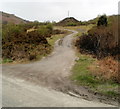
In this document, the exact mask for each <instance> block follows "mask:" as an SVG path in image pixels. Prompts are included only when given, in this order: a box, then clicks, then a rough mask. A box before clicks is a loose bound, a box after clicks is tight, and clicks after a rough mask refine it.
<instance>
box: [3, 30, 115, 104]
mask: <svg viewBox="0 0 120 109" xmlns="http://www.w3.org/2000/svg"><path fill="white" fill-rule="evenodd" d="M69 31H72V30H69ZM75 34H77V31H72V34H70V35H67V36H66V37H64V38H63V39H60V40H58V41H57V42H56V43H55V48H54V51H53V53H52V54H51V55H49V56H48V57H46V58H43V59H42V60H40V61H36V62H32V63H28V64H16V65H3V66H2V69H3V75H4V76H6V77H11V78H13V79H14V78H19V79H22V80H25V81H28V82H32V83H34V84H36V85H40V86H44V87H49V88H52V89H54V90H57V91H61V92H64V93H67V94H69V95H71V96H75V97H78V98H84V99H87V100H90V101H98V102H103V103H109V104H115V105H117V103H116V102H115V101H113V100H112V101H111V100H109V99H108V98H105V97H102V96H101V95H97V94H96V93H95V94H94V93H92V92H90V91H89V90H88V89H87V88H86V87H82V86H77V85H75V84H74V83H73V82H72V81H70V79H69V76H70V75H71V68H72V66H73V65H74V63H75V59H76V58H77V57H76V56H75V51H74V49H73V47H72V41H73V36H74V35H75Z"/></svg>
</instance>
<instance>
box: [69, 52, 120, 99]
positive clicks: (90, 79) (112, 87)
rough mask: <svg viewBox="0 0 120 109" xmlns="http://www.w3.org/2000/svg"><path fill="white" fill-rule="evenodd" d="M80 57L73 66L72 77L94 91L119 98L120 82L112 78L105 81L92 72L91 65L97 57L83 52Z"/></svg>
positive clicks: (79, 83) (78, 83)
mask: <svg viewBox="0 0 120 109" xmlns="http://www.w3.org/2000/svg"><path fill="white" fill-rule="evenodd" d="M78 57H79V59H78V60H77V61H76V64H75V65H74V67H73V68H72V72H73V74H72V75H71V77H70V78H71V79H72V80H73V81H75V83H76V84H77V85H82V86H87V87H88V88H89V89H90V90H91V91H93V92H97V93H99V94H102V95H105V96H108V97H111V98H117V99H118V98H119V97H120V93H119V92H118V87H119V86H120V84H117V83H115V82H113V81H110V80H108V81H104V80H103V78H102V77H101V78H96V76H94V75H93V74H92V72H91V71H90V70H89V66H90V65H92V64H94V62H95V61H96V59H94V58H92V57H91V56H89V55H82V54H79V55H78Z"/></svg>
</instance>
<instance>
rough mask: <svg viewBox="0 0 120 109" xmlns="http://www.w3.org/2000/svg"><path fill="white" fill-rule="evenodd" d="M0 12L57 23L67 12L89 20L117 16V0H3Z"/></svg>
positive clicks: (79, 18)
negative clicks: (104, 15) (101, 15)
mask: <svg viewBox="0 0 120 109" xmlns="http://www.w3.org/2000/svg"><path fill="white" fill-rule="evenodd" d="M0 10H2V11H5V12H8V13H12V14H15V15H17V16H19V17H22V18H25V19H27V20H39V21H47V20H50V21H53V20H54V21H59V20H61V19H63V18H65V17H67V12H68V10H69V11H70V16H73V17H75V18H77V19H78V20H89V19H91V18H94V17H96V16H97V15H99V14H104V13H106V14H107V15H112V14H117V13H118V0H34V2H33V0H17V1H16V0H4V1H2V7H1V9H0Z"/></svg>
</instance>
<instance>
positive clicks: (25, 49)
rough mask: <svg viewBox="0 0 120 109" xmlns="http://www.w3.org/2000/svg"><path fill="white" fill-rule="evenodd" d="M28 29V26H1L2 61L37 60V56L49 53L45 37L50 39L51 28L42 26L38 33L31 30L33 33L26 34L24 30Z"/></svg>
mask: <svg viewBox="0 0 120 109" xmlns="http://www.w3.org/2000/svg"><path fill="white" fill-rule="evenodd" d="M28 28H30V24H20V25H15V24H7V25H3V29H2V57H3V59H12V60H22V59H28V60H33V59H36V58H37V55H44V54H47V53H49V52H50V45H49V44H48V42H47V40H46V37H48V36H49V37H51V34H52V27H51V26H49V25H45V26H44V25H43V26H42V28H41V30H40V31H39V29H38V30H37V29H35V30H34V29H33V31H30V32H27V31H26V30H27V29H28ZM42 30H43V32H42ZM46 48H47V49H46Z"/></svg>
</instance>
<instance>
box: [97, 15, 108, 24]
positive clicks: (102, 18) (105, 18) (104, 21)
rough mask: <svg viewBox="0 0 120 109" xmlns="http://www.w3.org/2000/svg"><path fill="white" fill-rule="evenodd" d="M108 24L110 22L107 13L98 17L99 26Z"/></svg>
mask: <svg viewBox="0 0 120 109" xmlns="http://www.w3.org/2000/svg"><path fill="white" fill-rule="evenodd" d="M107 24H108V22H107V16H106V15H102V16H100V18H99V19H98V22H97V26H107Z"/></svg>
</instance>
